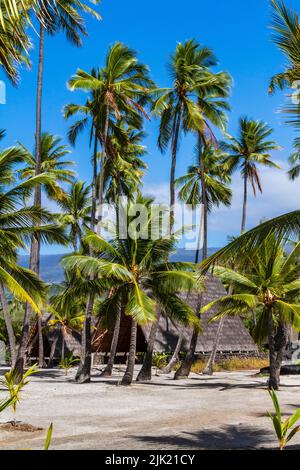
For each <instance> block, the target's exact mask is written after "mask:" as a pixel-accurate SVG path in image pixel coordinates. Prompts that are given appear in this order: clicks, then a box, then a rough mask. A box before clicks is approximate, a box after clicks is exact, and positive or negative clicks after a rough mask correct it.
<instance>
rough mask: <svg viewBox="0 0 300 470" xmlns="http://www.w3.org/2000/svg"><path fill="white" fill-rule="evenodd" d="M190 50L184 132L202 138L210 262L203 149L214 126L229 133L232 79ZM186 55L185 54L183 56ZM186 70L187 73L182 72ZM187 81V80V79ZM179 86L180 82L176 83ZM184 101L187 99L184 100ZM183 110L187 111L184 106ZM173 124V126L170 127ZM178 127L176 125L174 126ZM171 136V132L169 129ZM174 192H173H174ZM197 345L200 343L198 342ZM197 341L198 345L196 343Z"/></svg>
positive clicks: (190, 45) (203, 52)
mask: <svg viewBox="0 0 300 470" xmlns="http://www.w3.org/2000/svg"><path fill="white" fill-rule="evenodd" d="M186 47H187V57H188V60H187V62H188V63H190V62H192V64H193V66H192V71H191V77H190V79H189V85H187V84H185V85H184V77H186V74H187V72H188V71H189V68H188V67H187V64H186V63H185V60H183V59H182V57H181V55H182V53H181V54H179V57H180V60H179V62H178V70H179V71H180V74H179V76H180V79H181V80H183V89H182V91H181V96H184V94H185V93H188V94H189V100H190V102H187V103H188V107H187V112H186V113H185V115H184V116H183V118H184V119H183V121H182V122H183V129H184V130H185V131H192V132H195V133H196V134H197V137H198V161H199V166H200V170H201V184H202V187H203V188H204V190H203V193H202V195H203V200H202V204H203V207H204V211H203V212H204V214H203V215H204V230H203V234H204V239H203V249H202V256H203V258H206V256H207V214H208V207H207V200H206V190H205V179H204V167H203V158H202V153H203V148H205V147H206V146H208V145H210V144H211V143H213V144H214V145H216V142H217V139H216V137H215V134H214V131H213V126H214V127H215V128H219V129H221V130H222V131H224V130H225V127H226V123H227V116H226V111H228V110H229V105H228V103H227V101H226V100H227V98H228V96H229V92H230V86H231V78H230V76H229V75H228V74H227V73H226V72H219V73H212V72H211V70H210V67H211V66H213V65H216V64H217V60H216V58H215V57H214V56H213V54H212V52H211V51H210V50H209V49H207V48H202V47H200V46H199V45H198V44H197V43H195V42H194V41H188V42H187V43H186ZM183 55H184V54H183ZM181 67H183V70H181ZM185 80H186V78H185ZM176 84H177V82H176ZM181 100H183V98H182V97H181ZM181 106H182V110H184V106H183V105H181ZM169 124H170V123H169ZM174 126H175V124H174ZM167 132H168V128H167ZM167 132H165V135H164V134H162V136H163V137H167V136H168V133H167ZM178 135H179V133H178ZM178 135H177V137H176V133H175V134H174V138H175V141H177V139H178ZM176 147H177V144H176V145H175V146H174V147H173V163H174V162H175V161H176V151H175V150H176ZM174 175H175V166H174V165H173V166H172V170H171V178H170V181H171V183H170V191H171V193H172V192H173V195H172V197H171V199H172V200H174V201H175V187H174V184H173V181H172V179H173V177H174ZM171 188H173V189H171ZM198 254H199V251H198V250H197V251H196V262H197V261H198V259H197V258H198ZM199 301H200V299H199ZM196 337H198V329H197V328H195V330H194V335H193V339H194V340H195V338H196ZM182 339H183V337H182V334H180V335H179V338H178V341H177V345H176V347H175V351H174V353H173V356H172V358H171V360H170V361H169V363H168V365H167V366H166V367H165V368H164V369H163V371H164V372H165V373H169V372H170V371H171V369H172V367H173V366H174V365H175V363H176V362H177V360H178V355H179V352H180V347H181V343H182ZM195 341H196V340H195ZM195 341H194V342H195Z"/></svg>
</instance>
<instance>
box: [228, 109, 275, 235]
mask: <svg viewBox="0 0 300 470" xmlns="http://www.w3.org/2000/svg"><path fill="white" fill-rule="evenodd" d="M272 132H273V129H272V128H270V127H269V126H268V125H267V124H266V123H264V122H262V121H254V120H253V119H249V118H247V117H242V118H240V121H239V135H238V137H237V138H234V137H230V139H229V141H228V142H224V143H223V144H222V148H223V150H224V151H226V152H228V154H229V155H228V157H227V161H226V165H227V167H228V169H229V170H230V171H234V170H236V169H237V168H239V169H240V171H241V175H242V178H243V181H244V198H243V212H242V224H241V232H242V233H243V232H244V231H245V228H246V217H247V200H248V184H249V182H250V184H251V187H252V190H253V194H254V196H256V193H257V189H258V190H259V191H260V192H261V193H262V191H263V189H262V186H261V181H260V175H259V171H258V165H263V166H267V167H269V168H279V166H278V165H277V164H276V163H274V162H273V161H272V160H271V152H272V151H273V150H278V149H280V147H279V146H278V145H277V143H276V142H275V141H273V140H268V138H269V137H270V135H271V134H272Z"/></svg>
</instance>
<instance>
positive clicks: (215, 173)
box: [176, 145, 232, 264]
mask: <svg viewBox="0 0 300 470" xmlns="http://www.w3.org/2000/svg"><path fill="white" fill-rule="evenodd" d="M195 153H196V155H197V159H198V156H199V150H198V146H196V148H195ZM225 158H226V154H224V153H222V152H221V151H220V150H218V149H216V148H215V147H214V146H213V145H210V146H206V147H203V148H202V150H201V160H202V162H203V170H204V182H205V185H202V170H201V166H200V162H199V161H198V162H197V164H196V165H191V166H190V167H189V168H188V172H187V174H186V175H184V176H181V177H179V178H177V180H176V186H177V187H178V189H179V193H178V197H179V200H181V201H182V202H184V203H185V204H189V205H190V206H191V207H192V208H195V207H196V206H197V205H199V204H203V199H204V194H203V193H204V191H205V193H206V194H205V198H206V201H207V207H206V209H207V214H205V215H204V216H205V217H207V216H208V214H209V213H211V211H212V210H213V208H214V207H219V206H220V205H225V206H230V204H231V196H232V191H231V189H230V188H229V187H228V185H229V184H230V182H231V178H230V176H229V175H228V173H227V172H226V168H225V167H224V159H225ZM200 235H201V234H199V236H200ZM203 238H206V239H207V236H206V237H203ZM199 252H200V247H199V243H198V248H197V250H196V255H195V263H196V264H197V263H198V262H199V254H200V253H199ZM206 257H207V256H206ZM206 257H205V258H206ZM205 258H204V259H205Z"/></svg>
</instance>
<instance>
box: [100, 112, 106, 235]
mask: <svg viewBox="0 0 300 470" xmlns="http://www.w3.org/2000/svg"><path fill="white" fill-rule="evenodd" d="M105 112H106V115H105V125H104V136H103V142H102V151H101V160H100V173H99V195H98V206H99V207H98V224H99V223H100V222H101V221H102V216H103V207H102V205H103V188H104V166H105V157H106V145H107V137H108V124H109V109H108V106H106V110H105ZM98 231H99V232H98V233H99V235H100V232H101V228H100V225H99V226H98Z"/></svg>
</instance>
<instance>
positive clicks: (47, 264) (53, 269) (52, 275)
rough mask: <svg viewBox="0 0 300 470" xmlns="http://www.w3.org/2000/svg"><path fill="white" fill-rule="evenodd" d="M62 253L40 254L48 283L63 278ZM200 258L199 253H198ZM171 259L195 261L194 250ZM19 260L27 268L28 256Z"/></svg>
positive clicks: (214, 249)
mask: <svg viewBox="0 0 300 470" xmlns="http://www.w3.org/2000/svg"><path fill="white" fill-rule="evenodd" d="M217 250H218V248H209V249H208V254H209V255H211V254H213V253H215V252H216V251H217ZM63 256H64V255H63V254H61V255H42V256H41V278H42V279H43V280H44V281H46V282H49V283H53V282H54V283H60V282H62V281H63V279H64V272H63V269H62V267H61V265H60V260H61V258H62V257H63ZM200 259H201V254H200ZM171 260H172V261H187V262H194V261H195V251H194V250H185V249H184V248H179V249H178V250H177V252H176V253H174V255H172V257H171ZM19 262H20V265H21V266H24V267H25V268H28V265H29V256H27V255H21V256H19Z"/></svg>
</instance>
